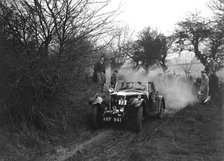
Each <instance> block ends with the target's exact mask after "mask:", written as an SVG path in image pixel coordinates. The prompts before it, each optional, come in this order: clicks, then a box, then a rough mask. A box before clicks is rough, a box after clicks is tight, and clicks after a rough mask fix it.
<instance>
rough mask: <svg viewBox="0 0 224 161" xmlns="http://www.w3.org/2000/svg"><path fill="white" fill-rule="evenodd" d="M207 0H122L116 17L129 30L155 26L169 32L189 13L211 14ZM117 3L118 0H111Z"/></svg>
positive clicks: (165, 32)
mask: <svg viewBox="0 0 224 161" xmlns="http://www.w3.org/2000/svg"><path fill="white" fill-rule="evenodd" d="M208 2H209V0H122V8H121V11H122V13H121V14H120V15H119V16H118V17H117V20H121V21H123V22H124V24H127V25H128V26H129V27H130V29H131V30H134V31H136V32H138V31H141V30H142V29H143V28H145V27H148V26H150V27H153V28H157V30H158V31H160V32H162V33H164V34H169V33H171V31H172V30H173V29H174V25H175V23H176V22H178V21H179V20H181V19H183V18H184V17H186V15H188V14H189V13H195V11H196V10H197V11H201V15H202V16H203V17H209V16H211V15H212V11H211V10H210V9H209V8H208V7H207V4H208ZM112 3H113V4H119V3H120V0H112Z"/></svg>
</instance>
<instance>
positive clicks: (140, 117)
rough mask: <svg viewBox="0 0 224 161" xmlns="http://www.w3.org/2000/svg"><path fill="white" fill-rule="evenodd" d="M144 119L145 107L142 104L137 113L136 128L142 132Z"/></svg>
mask: <svg viewBox="0 0 224 161" xmlns="http://www.w3.org/2000/svg"><path fill="white" fill-rule="evenodd" d="M142 120H143V107H142V106H140V107H139V108H138V110H137V113H136V120H135V121H136V125H135V130H136V131H137V132H140V131H141V130H142Z"/></svg>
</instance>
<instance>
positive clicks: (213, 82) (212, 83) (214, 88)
mask: <svg viewBox="0 0 224 161" xmlns="http://www.w3.org/2000/svg"><path fill="white" fill-rule="evenodd" d="M209 78H210V80H209V95H210V96H211V101H212V103H213V104H214V103H215V102H214V101H215V99H216V98H217V94H218V91H219V78H218V77H217V75H216V72H215V71H214V72H212V71H210V72H209Z"/></svg>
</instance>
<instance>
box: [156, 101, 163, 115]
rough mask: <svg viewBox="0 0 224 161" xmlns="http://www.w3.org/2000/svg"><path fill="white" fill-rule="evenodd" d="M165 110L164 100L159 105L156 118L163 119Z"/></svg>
mask: <svg viewBox="0 0 224 161" xmlns="http://www.w3.org/2000/svg"><path fill="white" fill-rule="evenodd" d="M163 110H164V102H163V101H161V103H160V105H159V112H158V113H157V114H156V118H157V119H162V118H163V117H164V116H163V114H164V113H163Z"/></svg>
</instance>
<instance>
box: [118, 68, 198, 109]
mask: <svg viewBox="0 0 224 161" xmlns="http://www.w3.org/2000/svg"><path fill="white" fill-rule="evenodd" d="M118 73H119V76H120V77H119V79H122V80H126V81H145V82H148V81H153V82H154V84H155V88H156V90H157V91H159V93H161V94H162V95H163V96H164V97H165V101H166V107H167V108H168V109H181V108H184V107H186V106H187V105H189V104H193V103H195V102H196V101H197V98H196V95H195V92H194V90H195V89H194V86H193V82H192V81H190V80H188V79H187V78H186V76H181V75H178V76H177V75H173V74H171V73H170V74H164V73H163V71H162V70H161V69H160V68H158V67H156V66H153V67H151V68H150V69H149V70H148V72H146V71H145V70H144V69H142V68H140V69H133V68H132V66H131V65H127V64H125V65H123V66H122V67H121V68H120V69H119V71H118Z"/></svg>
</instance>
